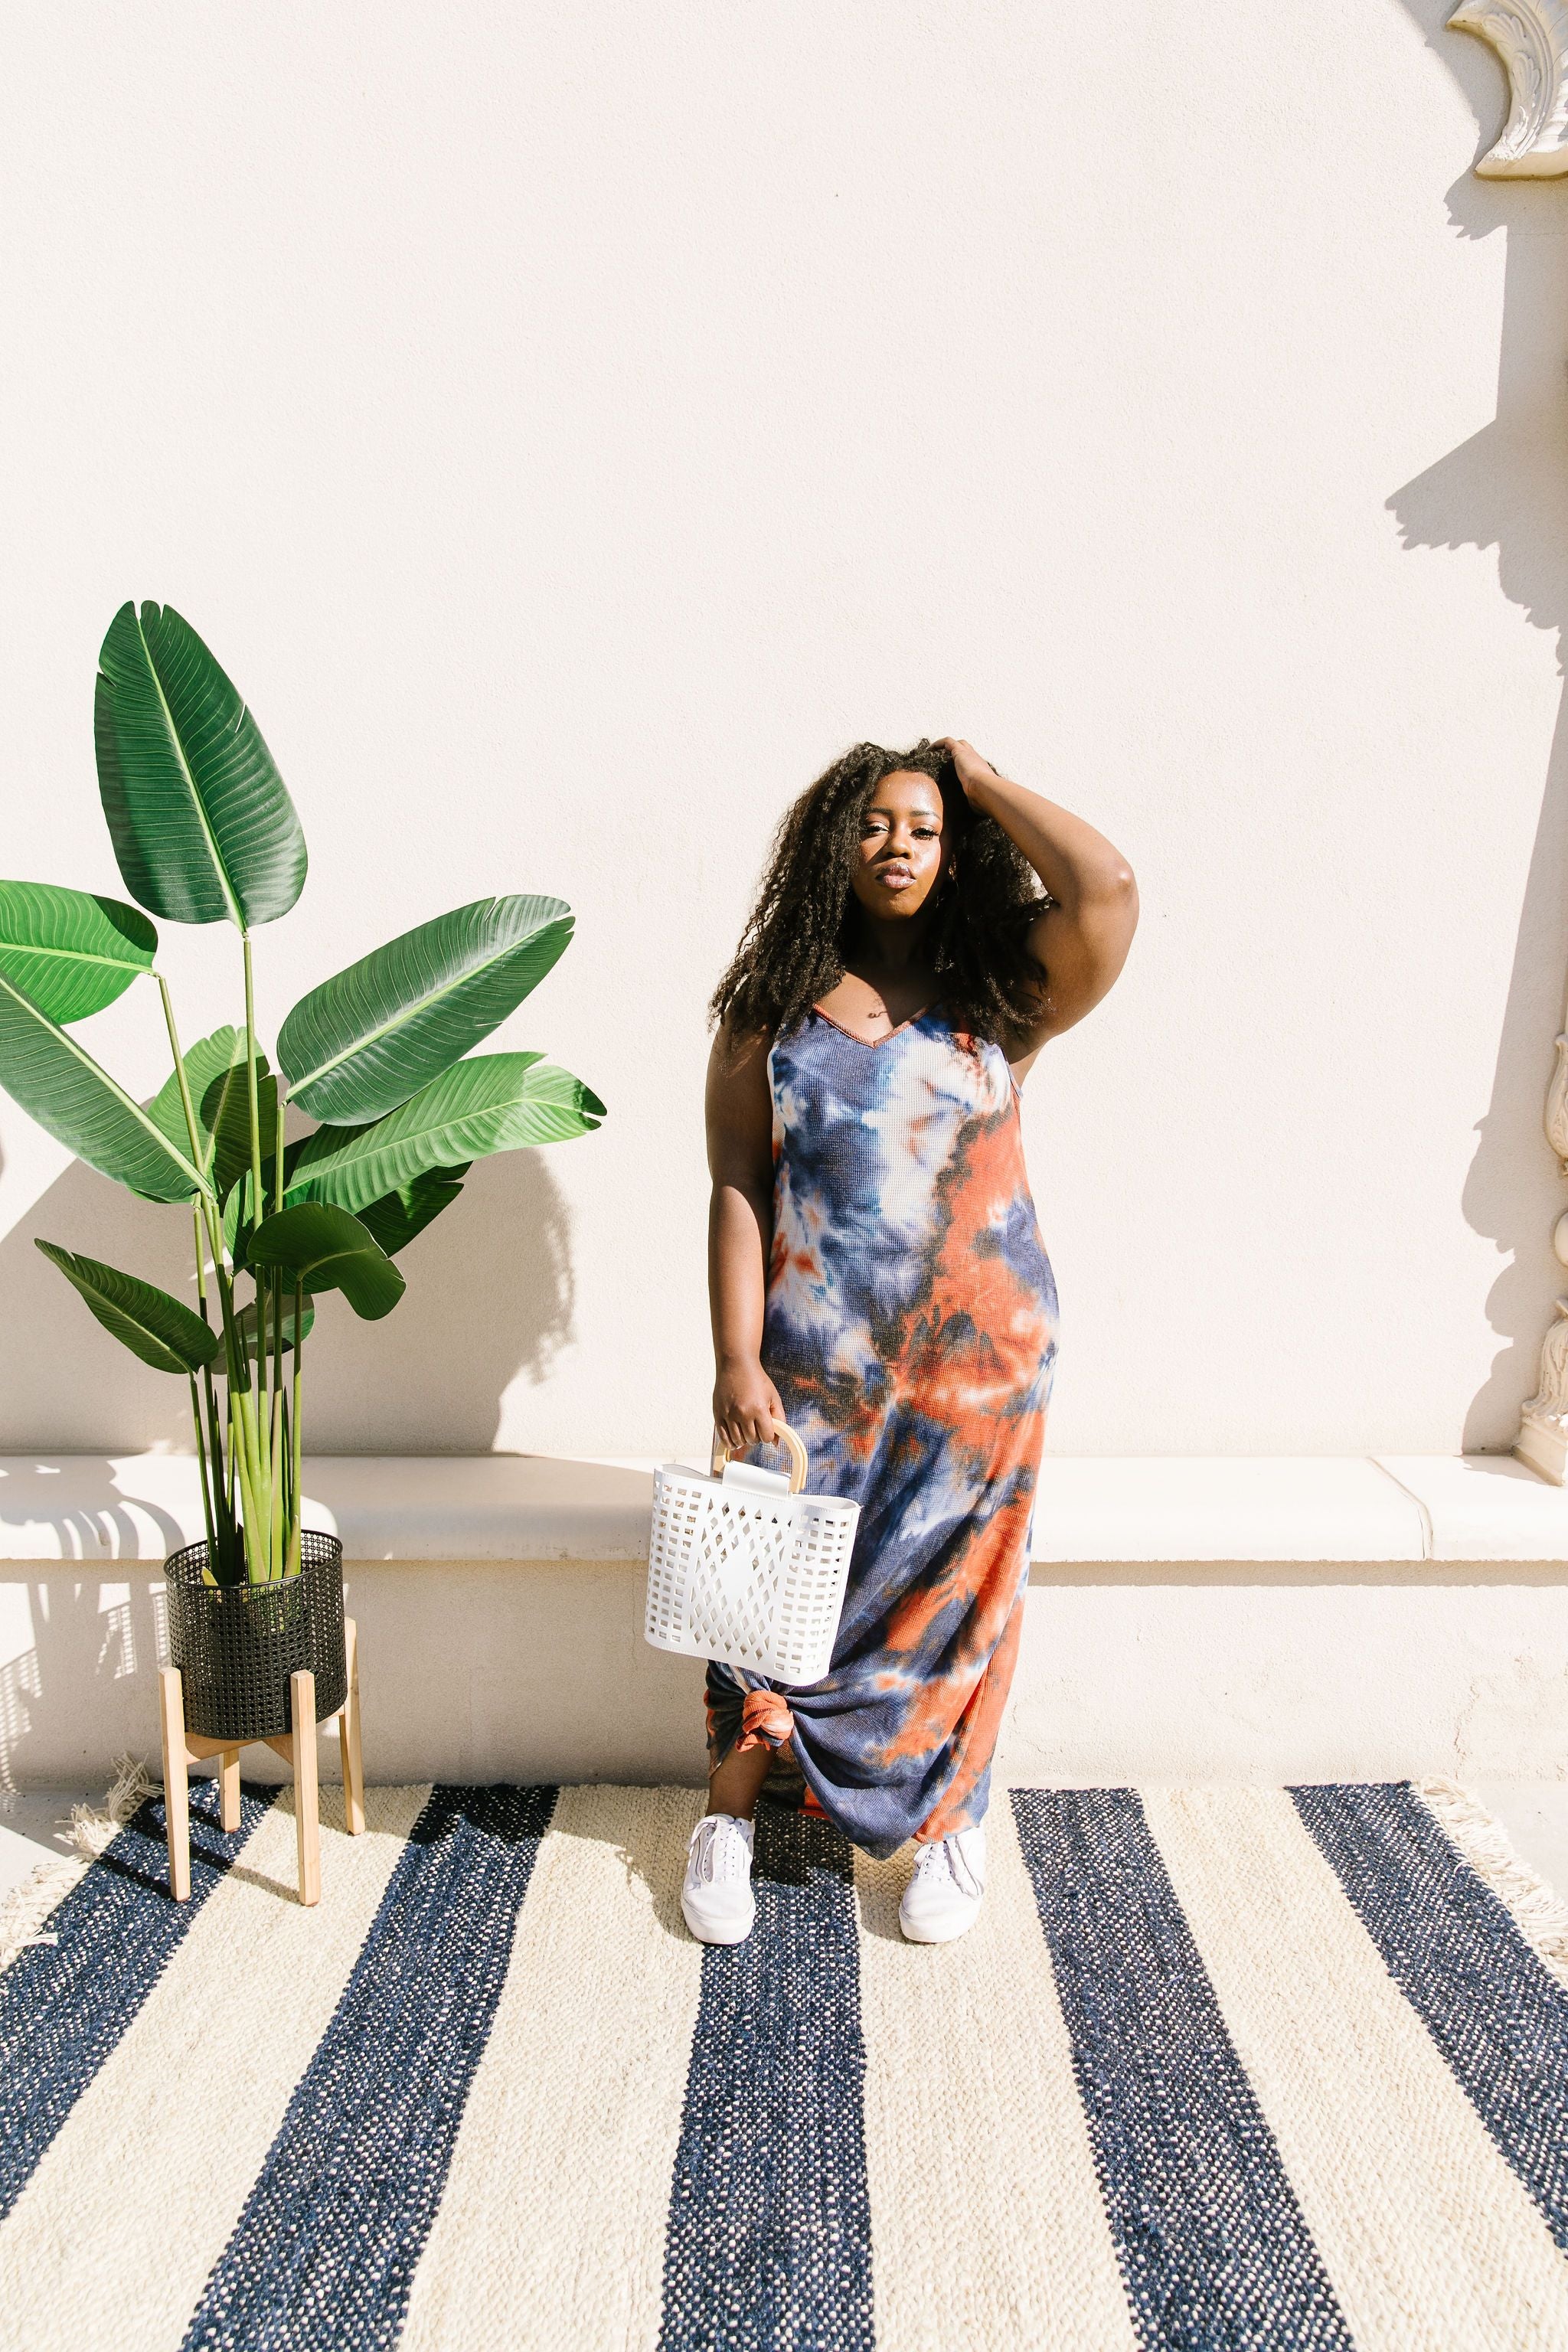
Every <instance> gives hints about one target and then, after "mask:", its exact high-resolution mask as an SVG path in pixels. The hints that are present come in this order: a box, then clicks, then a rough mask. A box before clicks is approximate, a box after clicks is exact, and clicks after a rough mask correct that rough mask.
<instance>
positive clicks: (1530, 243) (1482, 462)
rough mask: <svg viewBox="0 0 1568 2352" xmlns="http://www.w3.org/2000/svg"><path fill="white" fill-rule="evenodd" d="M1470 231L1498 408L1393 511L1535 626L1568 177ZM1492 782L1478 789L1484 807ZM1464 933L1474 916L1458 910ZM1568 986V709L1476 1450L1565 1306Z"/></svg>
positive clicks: (1485, 1209)
mask: <svg viewBox="0 0 1568 2352" xmlns="http://www.w3.org/2000/svg"><path fill="white" fill-rule="evenodd" d="M1403 5H1404V6H1405V9H1406V11H1407V13H1408V14H1409V15H1410V16H1411V17H1412V18H1413V19H1414V20H1415V24H1416V25H1417V26H1419V28H1420V30H1421V32H1422V34H1423V36H1424V37H1425V38H1426V42H1427V45H1428V46H1429V47H1430V48H1431V49H1432V50H1433V52H1434V54H1435V55H1436V57H1438V58H1440V59H1441V61H1442V63H1443V65H1444V67H1445V68H1447V71H1448V72H1449V73H1450V74H1452V76H1453V78H1454V79H1455V81H1456V82H1457V83H1458V86H1459V88H1460V89H1462V90H1463V92H1464V94H1465V96H1466V97H1467V98H1468V100H1469V102H1470V104H1471V106H1472V108H1473V109H1474V111H1475V116H1476V122H1477V131H1478V145H1477V151H1476V152H1477V158H1478V159H1479V157H1480V156H1482V155H1484V154H1485V153H1486V152H1488V150H1489V148H1490V147H1491V145H1492V144H1493V142H1495V140H1496V139H1497V137H1498V135H1499V133H1500V131H1501V128H1502V123H1503V119H1504V116H1505V115H1506V113H1507V110H1508V89H1507V76H1506V74H1505V73H1504V72H1503V70H1502V68H1501V65H1500V60H1499V58H1497V56H1496V55H1495V54H1494V53H1493V51H1492V50H1491V49H1490V48H1489V47H1487V46H1486V45H1485V44H1484V43H1483V42H1481V41H1479V40H1478V39H1477V38H1476V37H1475V36H1474V35H1473V34H1471V33H1467V32H1463V31H1457V30H1456V31H1451V30H1449V29H1448V27H1447V19H1448V17H1449V16H1451V15H1452V13H1453V5H1454V0H1403ZM1447 202H1448V215H1449V218H1450V220H1451V222H1452V223H1453V226H1454V227H1455V228H1456V230H1457V231H1458V234H1459V235H1460V236H1463V237H1486V236H1505V237H1506V239H1507V261H1506V267H1505V273H1504V299H1503V312H1502V330H1501V348H1500V352H1499V363H1498V393H1497V414H1496V415H1495V416H1494V418H1493V419H1492V421H1491V422H1490V424H1489V425H1483V426H1482V428H1481V430H1480V431H1479V433H1476V434H1473V435H1472V436H1470V438H1469V439H1468V440H1467V441H1463V442H1461V443H1460V444H1459V446H1458V448H1455V449H1451V450H1450V451H1449V452H1448V454H1447V456H1446V457H1440V458H1438V459H1437V461H1436V464H1435V465H1432V466H1428V467H1426V470H1425V471H1424V472H1422V473H1420V474H1418V475H1416V476H1415V478H1414V479H1413V480H1412V481H1409V482H1406V483H1405V485H1404V486H1403V488H1400V489H1397V490H1395V491H1394V494H1393V496H1392V497H1391V498H1390V499H1389V500H1388V506H1389V510H1390V512H1391V513H1392V514H1393V515H1394V518H1395V520H1397V522H1398V524H1399V528H1400V532H1401V536H1402V539H1403V541H1404V544H1405V546H1406V547H1407V548H1413V549H1414V548H1432V549H1459V548H1466V547H1474V548H1495V549H1496V550H1497V555H1498V581H1499V584H1500V587H1501V589H1502V592H1503V593H1504V595H1505V596H1506V597H1508V598H1509V600H1510V603H1512V604H1517V605H1518V606H1519V608H1520V609H1521V612H1522V613H1523V614H1525V616H1526V618H1527V620H1528V621H1529V622H1530V623H1531V625H1532V626H1533V627H1535V628H1538V629H1546V630H1554V631H1556V632H1558V633H1559V638H1560V642H1561V633H1562V631H1563V627H1564V625H1565V624H1568V180H1563V179H1501V180H1499V179H1480V178H1478V177H1477V176H1476V174H1475V171H1474V167H1473V163H1468V164H1467V166H1466V169H1465V171H1464V172H1463V173H1461V175H1460V177H1459V178H1458V180H1457V181H1456V182H1455V183H1454V185H1453V186H1452V187H1451V188H1450V189H1449V190H1448V192H1447ZM1492 789H1493V787H1492V779H1491V778H1490V777H1489V776H1487V775H1480V776H1478V777H1477V778H1476V779H1475V791H1476V793H1477V794H1478V795H1479V796H1480V797H1481V799H1482V800H1483V801H1484V799H1485V798H1486V796H1488V795H1489V793H1490V792H1491V791H1492ZM1447 911H1448V914H1449V916H1450V918H1451V919H1452V920H1453V921H1454V922H1455V923H1457V924H1462V923H1463V922H1464V921H1465V919H1466V910H1465V908H1464V907H1463V905H1462V904H1461V903H1458V902H1456V903H1455V904H1454V905H1453V906H1452V907H1451V908H1449V909H1448V910H1447ZM1565 976H1568V700H1565V701H1564V704H1563V708H1562V709H1560V711H1559V714H1558V720H1557V727H1556V731H1555V735H1554V738H1553V741H1552V751H1551V755H1550V758H1549V761H1548V763H1547V772H1546V775H1545V779H1544V782H1543V788H1542V800H1541V810H1540V815H1539V819H1538V821H1537V825H1536V833H1535V839H1534V842H1533V844H1532V846H1531V859H1530V868H1529V873H1528V876H1527V878H1526V882H1525V888H1524V897H1523V903H1522V905H1521V909H1520V919H1519V929H1518V933H1517V936H1516V939H1515V942H1514V953H1513V962H1512V968H1511V971H1510V977H1509V990H1508V1000H1507V1003H1506V1006H1505V1008H1504V1013H1503V1020H1502V1027H1501V1034H1500V1039H1499V1044H1498V1054H1497V1062H1496V1066H1495V1070H1494V1073H1493V1079H1492V1090H1491V1097H1490V1100H1489V1104H1488V1106H1487V1109H1486V1113H1485V1116H1484V1117H1483V1118H1481V1119H1480V1120H1479V1122H1478V1131H1479V1142H1478V1145H1477V1148H1476V1153H1475V1157H1474V1159H1473V1160H1472V1161H1471V1164H1470V1170H1469V1173H1468V1177H1467V1180H1466V1183H1465V1190H1464V1196H1463V1205H1464V1212H1465V1215H1466V1218H1467V1220H1468V1223H1469V1224H1470V1225H1471V1227H1472V1228H1473V1229H1474V1230H1475V1231H1476V1232H1478V1233H1481V1234H1486V1235H1487V1237H1488V1238H1489V1239H1490V1240H1492V1241H1494V1242H1495V1243H1496V1244H1497V1245H1498V1248H1499V1250H1500V1253H1501V1254H1503V1255H1504V1256H1505V1257H1506V1259H1507V1264H1506V1265H1505V1267H1504V1270H1503V1271H1502V1273H1501V1274H1500V1276H1498V1278H1497V1281H1496V1282H1495V1283H1494V1284H1493V1286H1492V1288H1491V1290H1490V1292H1489V1296H1488V1299H1487V1309H1488V1315H1489V1319H1490V1322H1491V1325H1492V1328H1493V1329H1494V1330H1495V1331H1497V1332H1498V1333H1499V1334H1500V1336H1501V1337H1502V1338H1503V1339H1504V1340H1505V1341H1506V1342H1507V1344H1506V1345H1505V1346H1504V1347H1503V1348H1502V1349H1500V1350H1499V1352H1498V1354H1497V1356H1496V1358H1495V1360H1494V1361H1493V1365H1492V1369H1491V1372H1490V1374H1489V1378H1488V1380H1487V1381H1486V1382H1485V1384H1484V1385H1483V1387H1482V1388H1481V1389H1480V1391H1479V1393H1478V1394H1477V1395H1476V1397H1475V1398H1474V1399H1473V1400H1472V1402H1471V1405H1470V1409H1469V1412H1468V1415H1467V1419H1466V1426H1465V1432H1464V1440H1463V1443H1464V1447H1465V1450H1466V1451H1467V1452H1485V1451H1487V1450H1489V1449H1492V1450H1495V1449H1498V1448H1500V1447H1506V1446H1507V1445H1509V1444H1510V1443H1511V1441H1512V1437H1513V1434H1514V1433H1515V1431H1516V1430H1517V1428H1518V1425H1519V1410H1520V1406H1521V1403H1522V1402H1524V1400H1525V1398H1526V1397H1528V1396H1530V1395H1531V1393H1532V1392H1533V1391H1534V1390H1535V1387H1536V1380H1537V1371H1538V1368H1539V1362H1540V1353H1541V1342H1542V1338H1543V1337H1544V1336H1545V1333H1546V1330H1547V1328H1548V1326H1549V1325H1550V1323H1551V1321H1552V1298H1553V1297H1554V1296H1555V1295H1556V1294H1557V1293H1558V1292H1559V1291H1562V1290H1563V1289H1565V1288H1568V1283H1565V1281H1564V1276H1563V1268H1562V1267H1561V1266H1560V1265H1557V1263H1556V1260H1555V1259H1554V1258H1553V1256H1552V1251H1551V1247H1550V1236H1551V1232H1552V1223H1553V1221H1554V1219H1555V1217H1556V1215H1557V1213H1558V1212H1559V1210H1560V1209H1561V1208H1562V1207H1563V1199H1564V1195H1563V1188H1562V1185H1561V1183H1560V1182H1559V1181H1558V1180H1557V1178H1556V1175H1555V1171H1553V1168H1552V1154H1551V1151H1550V1149H1549V1147H1548V1145H1547V1143H1546V1140H1545V1138H1544V1136H1543V1134H1542V1123H1541V1122H1542V1109H1543V1107H1544V1104H1545V1098H1546V1089H1547V1086H1548V1083H1549V1081H1550V1079H1551V1076H1552V1059H1553V1055H1552V1039H1553V1037H1554V1035H1555V1034H1556V1032H1557V1030H1558V1028H1559V1026H1560V1025H1561V1023H1562V1020H1563V987H1564V980H1565Z"/></svg>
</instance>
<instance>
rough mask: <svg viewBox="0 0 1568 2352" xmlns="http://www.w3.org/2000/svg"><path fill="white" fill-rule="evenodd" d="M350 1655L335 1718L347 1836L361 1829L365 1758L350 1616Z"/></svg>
mask: <svg viewBox="0 0 1568 2352" xmlns="http://www.w3.org/2000/svg"><path fill="white" fill-rule="evenodd" d="M343 1638H344V1642H345V1644H346V1646H347V1649H348V1657H349V1689H348V1696H347V1698H346V1699H345V1700H344V1701H343V1711H342V1715H340V1716H339V1717H338V1751H339V1753H340V1755H341V1756H342V1760H343V1826H344V1828H345V1829H346V1830H347V1831H348V1833H349V1835H350V1837H358V1836H359V1835H360V1834H361V1832H363V1828H364V1759H363V1756H362V1755H361V1753H360V1744H359V1628H358V1626H357V1625H356V1624H355V1623H354V1621H353V1618H352V1617H347V1618H345V1619H344V1620H343Z"/></svg>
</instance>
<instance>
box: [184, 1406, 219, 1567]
mask: <svg viewBox="0 0 1568 2352" xmlns="http://www.w3.org/2000/svg"><path fill="white" fill-rule="evenodd" d="M190 1381H191V1420H192V1422H193V1423H195V1433H196V1456H197V1459H198V1460H199V1462H200V1463H201V1465H202V1517H204V1518H205V1521H206V1523H207V1567H208V1568H209V1570H211V1572H212V1574H213V1576H214V1577H215V1578H216V1575H217V1572H218V1549H217V1521H216V1519H215V1518H214V1517H213V1498H212V1494H211V1491H210V1489H209V1487H208V1485H207V1442H206V1439H205V1437H204V1436H203V1434H202V1406H201V1399H200V1397H199V1396H198V1395H197V1393H196V1376H195V1372H193V1373H192V1374H191V1375H190Z"/></svg>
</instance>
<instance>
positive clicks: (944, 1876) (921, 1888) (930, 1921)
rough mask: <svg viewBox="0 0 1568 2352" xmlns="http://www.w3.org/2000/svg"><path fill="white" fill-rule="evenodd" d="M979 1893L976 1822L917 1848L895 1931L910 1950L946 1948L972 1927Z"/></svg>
mask: <svg viewBox="0 0 1568 2352" xmlns="http://www.w3.org/2000/svg"><path fill="white" fill-rule="evenodd" d="M984 1892H985V1824H984V1822H977V1823H976V1824H975V1826H974V1828H973V1829H972V1830H953V1831H952V1832H950V1834H949V1835H948V1836H946V1837H944V1838H936V1839H933V1840H932V1842H931V1843H930V1844H929V1845H922V1846H921V1858H920V1860H919V1861H918V1862H917V1863H916V1864H915V1874H914V1876H913V1877H912V1878H911V1879H910V1883H909V1885H907V1886H906V1887H905V1889H904V1899H903V1901H902V1902H901V1903H900V1906H899V1925H900V1927H901V1928H902V1929H903V1931H904V1935H905V1937H907V1939H908V1940H909V1942H910V1943H911V1944H951V1943H952V1939H953V1937H955V1936H962V1935H963V1931H964V1929H965V1928H966V1927H973V1925H974V1922H975V1920H976V1919H977V1918H978V1917H979V1916H980V1898H981V1896H982V1895H984Z"/></svg>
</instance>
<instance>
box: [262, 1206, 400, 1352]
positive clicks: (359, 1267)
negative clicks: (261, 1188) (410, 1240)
mask: <svg viewBox="0 0 1568 2352" xmlns="http://www.w3.org/2000/svg"><path fill="white" fill-rule="evenodd" d="M249 1258H250V1264H251V1266H252V1269H254V1268H255V1267H257V1266H267V1265H276V1266H281V1267H282V1268H283V1270H284V1272H285V1273H287V1274H291V1275H293V1276H296V1277H297V1278H298V1279H300V1280H301V1281H302V1282H303V1283H304V1285H305V1287H306V1289H307V1290H341V1291H342V1294H343V1297H345V1298H346V1299H347V1300H348V1302H349V1305H350V1306H351V1307H353V1311H354V1313H355V1314H356V1315H363V1317H364V1318H365V1319H366V1321H367V1322H371V1323H374V1322H376V1321H377V1320H379V1318H381V1317H382V1316H383V1315H390V1314H391V1312H392V1310H393V1308H394V1307H395V1306H396V1304H397V1302H398V1300H399V1299H400V1298H401V1297H402V1296H403V1293H404V1290H405V1287H406V1285H405V1282H404V1279H403V1276H401V1275H400V1274H399V1273H398V1271H397V1268H396V1267H395V1265H393V1263H392V1260H391V1259H390V1258H389V1257H388V1256H387V1255H386V1252H385V1251H384V1249H383V1248H382V1246H381V1244H380V1243H379V1242H378V1241H377V1240H376V1239H375V1237H374V1234H368V1233H366V1231H365V1229H364V1227H363V1225H362V1224H361V1223H360V1221H359V1219H358V1218H357V1217H351V1216H350V1215H349V1214H348V1213H347V1212H346V1211H345V1210H342V1209H334V1208H329V1207H327V1206H325V1205H324V1204H322V1203H321V1202H313V1201H310V1202H301V1203H300V1205H299V1206H298V1207H296V1208H292V1209H279V1210H277V1211H275V1212H274V1213H273V1214H272V1215H271V1216H270V1217H265V1218H263V1220H262V1222H261V1223H260V1224H259V1225H258V1227H257V1229H256V1231H255V1233H253V1234H251V1236H250V1244H249Z"/></svg>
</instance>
